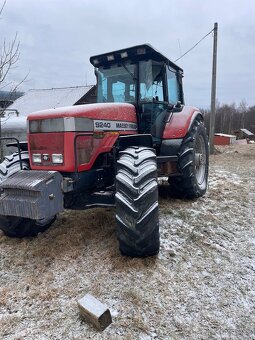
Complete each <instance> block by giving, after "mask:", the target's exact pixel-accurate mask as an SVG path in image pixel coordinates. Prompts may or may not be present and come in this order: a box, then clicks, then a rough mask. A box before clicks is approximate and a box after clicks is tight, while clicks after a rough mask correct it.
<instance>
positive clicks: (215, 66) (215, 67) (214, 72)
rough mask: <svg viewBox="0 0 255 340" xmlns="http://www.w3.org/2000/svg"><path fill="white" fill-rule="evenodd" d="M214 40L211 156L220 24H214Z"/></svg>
mask: <svg viewBox="0 0 255 340" xmlns="http://www.w3.org/2000/svg"><path fill="white" fill-rule="evenodd" d="M213 34H214V39H213V65H212V89H211V115H210V135H209V142H210V154H213V152H214V141H213V139H214V128H215V106H216V69H217V37H218V23H217V22H216V23H215V24H214V30H213Z"/></svg>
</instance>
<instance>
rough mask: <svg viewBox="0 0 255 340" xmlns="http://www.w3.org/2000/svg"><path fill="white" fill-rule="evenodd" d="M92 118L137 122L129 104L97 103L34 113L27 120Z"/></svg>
mask: <svg viewBox="0 0 255 340" xmlns="http://www.w3.org/2000/svg"><path fill="white" fill-rule="evenodd" d="M71 117H73V118H90V119H96V120H109V119H110V120H117V121H127V122H136V120H137V119H136V110H135V106H134V105H132V104H127V103H102V104H101V103H100V104H99V103H96V104H86V105H76V106H67V107H60V108H57V109H49V110H43V111H37V112H33V113H31V114H29V115H28V117H27V120H28V121H31V120H42V119H53V118H71Z"/></svg>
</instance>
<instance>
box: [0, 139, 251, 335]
mask: <svg viewBox="0 0 255 340" xmlns="http://www.w3.org/2000/svg"><path fill="white" fill-rule="evenodd" d="M254 169H255V145H245V146H235V147H228V148H221V149H220V150H219V153H217V154H216V155H214V156H212V157H211V160H210V183H209V190H208V192H207V194H206V195H205V196H204V197H203V198H201V199H199V200H197V201H181V200H177V199H172V198H168V197H167V198H161V199H160V228H161V249H160V254H159V255H158V256H157V257H154V258H147V259H131V258H127V257H122V256H121V255H120V254H119V251H118V244H117V241H116V236H115V221H114V209H109V210H103V209H94V210H88V211H81V212H73V211H65V212H64V213H63V214H62V215H60V216H59V218H58V220H57V222H56V223H55V224H54V225H53V226H52V227H51V228H50V229H49V230H48V231H47V232H45V233H43V234H40V235H39V236H38V237H37V238H31V239H30V238H27V239H23V240H17V239H10V238H7V237H5V236H3V235H2V234H1V235H0V270H1V276H0V313H1V314H0V337H1V338H4V339H122V338H123V339H219V338H221V339H254V329H255V302H254V301H255V289H254V282H255V260H254V258H255V231H254V224H255V223H254V215H255V208H254V204H255V171H254ZM88 292H89V293H91V294H93V295H94V296H96V297H97V298H98V299H100V300H101V301H102V302H104V303H106V304H107V305H108V306H109V307H110V310H111V312H112V315H113V323H112V325H111V326H110V327H108V328H107V329H106V330H105V331H104V332H103V333H100V332H98V331H96V330H95V329H94V328H93V327H92V326H90V325H88V324H86V323H85V322H83V321H82V320H80V318H79V312H78V308H77V300H78V299H79V298H81V297H82V296H83V295H85V294H86V293H88Z"/></svg>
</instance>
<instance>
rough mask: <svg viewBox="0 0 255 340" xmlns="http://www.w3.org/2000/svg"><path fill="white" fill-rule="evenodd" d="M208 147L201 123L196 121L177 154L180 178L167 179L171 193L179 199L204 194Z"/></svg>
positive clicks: (206, 179)
mask: <svg viewBox="0 0 255 340" xmlns="http://www.w3.org/2000/svg"><path fill="white" fill-rule="evenodd" d="M208 167H209V147H208V138H207V134H206V128H205V126H204V123H203V121H201V120H196V121H195V122H194V124H193V127H192V128H191V130H190V131H189V133H188V134H187V135H186V137H185V138H184V140H183V143H182V146H181V148H180V152H179V159H178V170H179V172H180V173H181V176H180V177H169V180H168V181H169V183H170V187H171V190H172V192H173V193H175V194H176V195H177V196H180V197H186V198H191V199H192V198H198V197H201V196H203V195H204V194H205V192H206V190H207V183H208Z"/></svg>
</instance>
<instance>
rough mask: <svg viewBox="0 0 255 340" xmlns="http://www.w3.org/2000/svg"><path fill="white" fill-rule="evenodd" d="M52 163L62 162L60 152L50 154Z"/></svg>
mask: <svg viewBox="0 0 255 340" xmlns="http://www.w3.org/2000/svg"><path fill="white" fill-rule="evenodd" d="M52 163H55V164H63V155H62V153H53V154H52Z"/></svg>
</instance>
